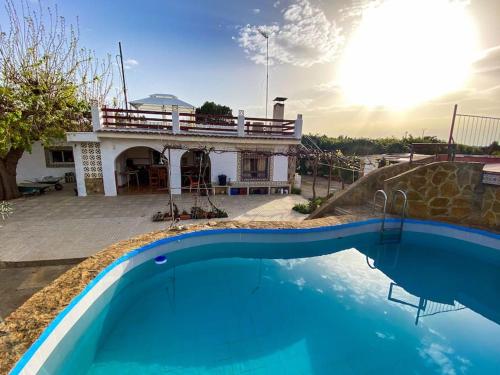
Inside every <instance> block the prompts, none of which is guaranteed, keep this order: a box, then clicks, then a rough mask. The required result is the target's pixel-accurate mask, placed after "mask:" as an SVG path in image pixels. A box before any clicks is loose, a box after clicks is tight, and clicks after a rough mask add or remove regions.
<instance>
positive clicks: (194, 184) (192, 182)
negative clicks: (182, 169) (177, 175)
mask: <svg viewBox="0 0 500 375" xmlns="http://www.w3.org/2000/svg"><path fill="white" fill-rule="evenodd" d="M187 178H188V181H189V192H190V193H191V190H192V189H198V187H199V186H200V181H199V180H198V181H195V180H194V179H193V176H191V175H188V176H187Z"/></svg>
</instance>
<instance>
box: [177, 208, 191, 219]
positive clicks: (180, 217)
mask: <svg viewBox="0 0 500 375" xmlns="http://www.w3.org/2000/svg"><path fill="white" fill-rule="evenodd" d="M179 219H181V220H189V219H191V215H190V214H189V213H188V212H187V211H186V210H182V213H181V214H180V216H179Z"/></svg>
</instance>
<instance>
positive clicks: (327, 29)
mask: <svg viewBox="0 0 500 375" xmlns="http://www.w3.org/2000/svg"><path fill="white" fill-rule="evenodd" d="M261 31H262V32H264V33H266V34H268V35H269V60H270V64H291V65H295V66H301V67H310V66H312V65H314V64H321V63H326V62H330V61H332V60H333V59H334V58H335V56H336V53H337V51H338V47H339V45H340V44H341V42H342V38H341V36H340V28H338V27H337V26H336V24H335V23H334V22H332V21H330V20H328V18H327V17H326V15H325V13H324V12H323V10H321V9H320V8H318V7H316V6H314V5H312V4H311V3H310V1H309V0H295V2H293V3H292V4H290V5H289V6H288V7H287V8H285V9H283V11H282V20H281V23H274V24H271V25H246V26H243V27H241V28H240V31H239V35H238V38H237V40H238V43H239V45H240V47H241V48H243V50H244V51H245V53H246V54H247V55H248V57H249V58H250V59H251V60H252V61H254V62H255V63H256V64H265V61H266V40H265V38H264V37H263V36H262V34H261Z"/></svg>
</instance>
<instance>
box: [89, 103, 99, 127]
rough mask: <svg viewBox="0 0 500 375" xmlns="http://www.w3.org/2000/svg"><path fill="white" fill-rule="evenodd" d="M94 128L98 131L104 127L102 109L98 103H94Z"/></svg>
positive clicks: (92, 110)
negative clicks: (102, 124)
mask: <svg viewBox="0 0 500 375" xmlns="http://www.w3.org/2000/svg"><path fill="white" fill-rule="evenodd" d="M91 114H92V130H93V131H98V130H101V129H102V126H101V109H100V108H99V105H98V104H97V103H94V104H92V109H91Z"/></svg>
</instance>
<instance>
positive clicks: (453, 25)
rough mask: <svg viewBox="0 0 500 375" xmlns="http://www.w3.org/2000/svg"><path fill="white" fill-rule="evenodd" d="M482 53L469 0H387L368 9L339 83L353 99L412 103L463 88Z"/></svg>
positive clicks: (370, 102)
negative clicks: (474, 62)
mask: <svg viewBox="0 0 500 375" xmlns="http://www.w3.org/2000/svg"><path fill="white" fill-rule="evenodd" d="M477 55H478V43H477V33H476V28H475V25H474V23H473V21H472V19H471V17H470V16H469V15H468V14H467V6H466V4H465V3H464V2H459V1H448V0H418V1H416V0H398V1H393V0H388V1H385V2H383V3H382V4H380V5H378V6H372V7H369V8H367V9H366V10H365V11H364V13H363V16H362V20H361V22H360V24H359V26H358V28H357V29H356V30H355V31H354V33H353V35H352V37H351V39H350V40H349V42H348V44H347V46H346V49H345V51H344V53H343V56H342V60H341V64H340V70H339V72H340V76H339V83H340V86H341V87H342V89H343V93H344V96H345V99H346V100H347V101H348V102H349V103H351V104H359V105H365V106H370V107H375V106H383V107H391V108H408V107H412V106H415V105H417V104H419V103H422V102H425V101H427V100H430V99H433V98H436V97H439V96H442V95H444V94H446V93H449V92H452V91H455V90H457V89H460V88H461V87H462V86H463V85H464V84H465V82H466V80H467V78H468V77H469V74H470V71H471V65H472V63H473V61H474V59H475V58H476V57H477Z"/></svg>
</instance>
